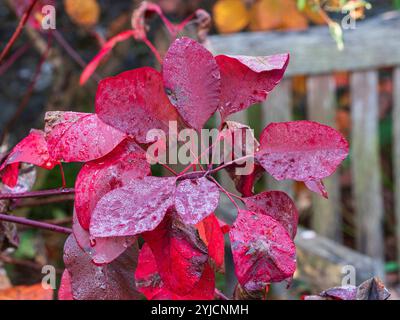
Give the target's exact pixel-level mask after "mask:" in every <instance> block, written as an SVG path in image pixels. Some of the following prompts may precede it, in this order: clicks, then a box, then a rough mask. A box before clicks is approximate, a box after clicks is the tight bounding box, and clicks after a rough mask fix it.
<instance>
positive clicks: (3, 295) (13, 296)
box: [0, 283, 53, 300]
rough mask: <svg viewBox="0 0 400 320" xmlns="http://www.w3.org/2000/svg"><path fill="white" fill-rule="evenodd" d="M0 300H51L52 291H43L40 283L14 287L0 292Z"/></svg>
mask: <svg viewBox="0 0 400 320" xmlns="http://www.w3.org/2000/svg"><path fill="white" fill-rule="evenodd" d="M0 300H53V290H49V289H44V288H43V286H42V284H41V283H38V284H34V285H32V286H16V287H12V288H9V289H5V290H0Z"/></svg>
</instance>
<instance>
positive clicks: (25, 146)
mask: <svg viewBox="0 0 400 320" xmlns="http://www.w3.org/2000/svg"><path fill="white" fill-rule="evenodd" d="M20 162H26V163H31V164H34V165H36V166H38V167H42V168H44V169H48V170H50V169H53V168H54V166H55V165H57V164H58V161H55V160H54V158H53V157H51V156H50V154H49V148H48V146H47V143H46V140H45V137H44V133H43V131H40V130H34V129H33V130H31V132H30V133H29V135H28V136H26V137H25V138H24V139H23V140H21V141H20V142H19V143H18V144H17V145H16V146H15V147H14V149H13V150H12V151H11V153H10V154H9V156H8V157H7V159H6V160H5V161H4V163H3V164H2V166H1V167H0V171H1V170H3V169H4V167H5V166H7V165H10V164H13V163H20Z"/></svg>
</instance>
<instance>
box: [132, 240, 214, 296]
mask: <svg viewBox="0 0 400 320" xmlns="http://www.w3.org/2000/svg"><path fill="white" fill-rule="evenodd" d="M135 279H136V286H137V288H138V290H139V291H140V292H141V293H143V294H144V295H145V297H146V298H147V299H149V300H211V299H212V298H213V297H214V289H215V275H214V271H213V270H212V268H211V267H210V266H209V265H208V264H206V266H205V267H204V271H203V275H202V276H201V279H200V281H199V283H198V284H197V285H196V286H195V287H194V288H193V290H192V291H191V292H190V293H188V294H187V295H184V296H179V295H177V294H175V293H173V292H172V291H171V290H170V289H169V288H167V287H166V286H165V285H164V283H163V282H162V280H161V277H160V275H159V273H158V270H157V263H156V260H155V258H154V255H153V253H152V252H151V249H150V247H149V246H148V244H147V243H145V244H144V245H143V247H142V249H141V250H140V254H139V262H138V266H137V268H136V272H135Z"/></svg>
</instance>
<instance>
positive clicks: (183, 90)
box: [163, 37, 221, 130]
mask: <svg viewBox="0 0 400 320" xmlns="http://www.w3.org/2000/svg"><path fill="white" fill-rule="evenodd" d="M163 77H164V85H165V87H166V89H167V92H168V94H169V97H170V100H171V101H172V103H173V104H174V105H175V106H176V108H177V109H178V111H179V113H180V115H181V116H182V118H183V119H184V120H185V121H186V123H187V124H188V125H190V126H191V127H192V128H195V129H197V130H200V129H202V128H203V126H204V124H205V123H206V122H207V120H208V119H209V118H210V117H211V116H212V115H213V114H214V112H215V111H216V110H217V108H218V104H219V97H220V94H221V84H220V73H219V69H218V65H217V63H216V61H215V59H214V57H213V56H212V54H211V53H210V52H209V51H208V50H207V49H205V48H204V47H203V46H202V45H201V44H199V43H198V42H196V41H194V40H192V39H189V38H186V37H184V38H181V39H177V40H175V42H174V43H173V44H172V45H171V46H170V48H169V50H168V52H167V54H166V55H165V59H164V64H163Z"/></svg>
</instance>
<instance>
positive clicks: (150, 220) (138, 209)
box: [90, 177, 176, 238]
mask: <svg viewBox="0 0 400 320" xmlns="http://www.w3.org/2000/svg"><path fill="white" fill-rule="evenodd" d="M175 182H176V178H174V177H172V178H159V177H145V178H144V179H143V180H133V181H132V182H131V183H130V184H129V185H128V186H126V187H123V188H119V189H115V190H113V191H111V192H109V193H107V194H106V195H105V196H104V197H103V198H101V200H100V201H99V202H98V203H97V206H96V208H95V209H94V211H93V214H92V218H91V222H90V234H91V235H92V236H93V237H96V238H103V237H120V236H134V235H137V234H140V233H142V232H145V231H150V230H153V229H154V228H156V227H157V226H158V224H159V223H160V222H161V221H162V219H163V218H164V216H165V214H166V212H167V210H168V208H169V207H171V206H172V205H173V203H174V202H173V201H174V200H173V194H174V191H175Z"/></svg>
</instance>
